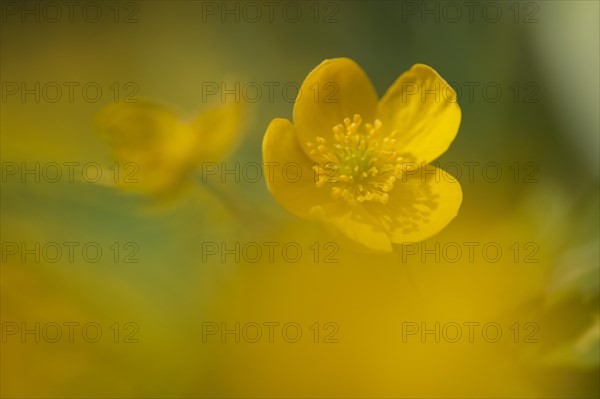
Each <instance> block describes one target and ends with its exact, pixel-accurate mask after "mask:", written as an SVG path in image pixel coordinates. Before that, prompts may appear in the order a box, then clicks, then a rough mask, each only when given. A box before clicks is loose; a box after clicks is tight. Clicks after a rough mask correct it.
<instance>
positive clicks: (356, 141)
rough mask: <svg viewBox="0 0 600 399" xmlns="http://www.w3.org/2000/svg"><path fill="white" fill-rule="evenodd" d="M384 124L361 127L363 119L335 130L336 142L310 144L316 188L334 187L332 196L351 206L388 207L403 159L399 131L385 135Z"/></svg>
mask: <svg viewBox="0 0 600 399" xmlns="http://www.w3.org/2000/svg"><path fill="white" fill-rule="evenodd" d="M381 127H382V123H381V121H380V120H378V119H376V120H375V121H374V122H373V124H370V123H364V124H363V123H362V119H361V117H360V115H354V117H353V118H352V119H350V118H345V119H344V123H343V124H341V123H340V124H338V125H336V126H334V127H333V142H332V143H329V142H327V140H326V139H325V138H323V137H317V140H316V143H313V142H308V147H309V149H310V150H309V153H310V155H312V156H314V157H316V158H318V159H320V160H323V161H324V162H323V163H315V165H314V166H313V167H312V170H313V171H314V172H315V182H316V185H317V187H324V186H325V184H331V186H330V187H331V196H332V197H333V198H334V199H341V200H343V201H345V202H346V203H347V204H349V205H351V206H355V205H357V204H361V203H364V202H365V201H374V202H378V203H381V204H386V203H387V202H388V201H389V194H388V193H389V192H390V191H391V190H392V188H394V183H395V182H396V180H398V179H399V178H400V177H401V176H402V162H403V161H404V158H403V157H402V156H401V155H400V153H399V151H398V150H397V148H396V145H395V143H396V138H395V136H396V133H397V132H396V130H394V131H392V132H391V133H389V134H385V135H384V134H382V128H381Z"/></svg>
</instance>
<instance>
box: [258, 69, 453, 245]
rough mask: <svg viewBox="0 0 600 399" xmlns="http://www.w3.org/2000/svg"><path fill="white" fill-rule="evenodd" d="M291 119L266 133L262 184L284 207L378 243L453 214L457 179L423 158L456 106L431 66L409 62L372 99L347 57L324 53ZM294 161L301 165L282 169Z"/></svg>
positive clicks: (422, 235)
mask: <svg viewBox="0 0 600 399" xmlns="http://www.w3.org/2000/svg"><path fill="white" fill-rule="evenodd" d="M319 91H320V92H321V93H320V94H319ZM321 94H322V95H321ZM293 118H294V121H293V123H292V122H290V121H288V120H287V119H282V118H277V119H274V120H273V121H271V123H270V125H269V127H268V128H267V132H266V134H265V137H264V139H263V161H264V162H265V165H269V167H265V171H266V174H267V179H266V180H267V184H268V187H269V190H270V191H271V193H272V194H273V196H274V197H275V198H276V199H277V200H278V201H279V202H280V203H281V205H283V207H285V208H286V209H287V210H288V211H290V212H292V213H293V214H295V215H297V216H298V217H301V218H305V219H312V220H318V221H320V222H321V223H323V224H325V225H326V226H328V227H330V228H331V229H333V230H334V231H337V232H341V233H343V235H344V236H346V237H347V238H349V239H351V240H353V241H355V242H357V243H360V244H362V245H364V246H366V247H367V248H369V249H371V250H376V251H391V250H392V245H391V244H392V243H406V242H416V241H421V240H424V239H426V238H428V237H430V236H432V235H434V234H436V233H438V232H439V231H440V230H442V229H443V228H444V227H445V226H446V225H448V223H449V222H450V221H451V220H452V219H453V218H454V217H455V216H456V214H457V212H458V208H459V207H460V203H461V201H462V191H461V188H460V184H459V183H458V182H457V181H456V180H455V179H454V178H453V177H452V176H451V175H449V174H448V173H446V172H444V173H443V175H442V174H441V173H440V172H441V171H440V170H439V169H437V168H435V167H434V166H433V165H430V163H431V162H432V161H433V160H434V159H435V158H437V157H439V156H440V155H441V154H442V153H444V152H445V151H446V150H447V149H448V147H449V146H450V144H451V143H452V141H453V140H454V138H455V136H456V134H457V132H458V127H459V125H460V120H461V111H460V107H459V106H458V104H457V102H456V93H455V92H454V90H453V89H452V88H451V87H450V86H449V85H448V83H446V82H445V81H444V80H443V79H442V78H441V77H440V76H439V75H438V74H437V72H436V71H434V70H433V69H432V68H430V67H429V66H427V65H422V64H417V65H414V66H413V67H412V68H411V69H410V70H409V71H408V72H405V73H403V74H402V75H401V76H400V77H399V78H398V79H397V80H396V82H395V83H394V84H393V85H392V86H391V87H390V88H389V89H388V91H387V93H386V94H385V95H384V96H383V98H381V99H380V100H378V97H377V94H376V92H375V89H374V88H373V85H372V84H371V82H370V80H369V78H368V77H367V76H366V74H365V73H364V72H363V70H362V69H361V68H360V67H359V66H358V65H357V64H356V63H355V62H354V61H352V60H350V59H348V58H336V59H331V60H326V61H324V62H322V63H321V64H320V65H319V66H317V67H316V68H315V69H314V70H313V71H312V72H311V73H310V74H309V75H308V76H307V77H306V79H305V80H304V83H303V84H302V87H301V89H300V92H299V95H298V97H297V99H296V102H295V104H294V112H293ZM292 164H293V165H300V170H301V173H299V174H297V175H298V176H297V177H296V176H294V178H290V177H289V176H287V177H286V176H285V175H284V174H283V173H281V170H283V168H285V165H292ZM440 176H443V178H441V177H440Z"/></svg>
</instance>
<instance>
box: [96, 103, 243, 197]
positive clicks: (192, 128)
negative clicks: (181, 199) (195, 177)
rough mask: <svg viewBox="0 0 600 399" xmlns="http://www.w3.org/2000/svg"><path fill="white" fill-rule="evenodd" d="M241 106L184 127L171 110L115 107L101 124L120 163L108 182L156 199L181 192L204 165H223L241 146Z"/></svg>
mask: <svg viewBox="0 0 600 399" xmlns="http://www.w3.org/2000/svg"><path fill="white" fill-rule="evenodd" d="M240 122H241V106H240V104H238V103H229V104H224V105H221V106H216V107H214V108H211V109H208V110H206V111H203V112H200V113H199V114H198V115H197V116H196V118H195V119H193V120H192V121H190V122H182V121H181V120H180V119H179V117H178V115H177V114H176V113H175V112H174V111H173V110H171V109H169V108H166V107H164V106H162V105H159V104H156V103H153V102H151V101H148V100H142V101H140V102H137V103H114V104H111V105H109V106H107V107H106V108H104V109H103V110H102V111H101V112H100V113H99V115H98V118H97V120H96V128H97V130H98V132H99V134H100V136H101V137H102V138H103V139H104V140H105V141H106V142H107V143H108V144H109V145H110V147H111V150H112V155H113V158H114V159H115V161H116V164H115V165H114V166H113V167H111V169H113V170H112V171H111V172H109V173H106V174H105V175H106V176H110V178H109V179H108V181H105V183H107V184H109V185H111V186H116V187H118V188H120V189H123V190H125V191H127V192H133V193H138V194H146V195H151V196H156V197H162V198H164V197H169V196H172V195H173V194H176V193H178V191H179V189H180V188H181V187H182V186H183V185H184V184H185V183H186V182H187V181H188V179H189V177H190V174H191V172H193V170H194V169H195V168H196V167H198V166H199V165H200V164H201V163H202V162H217V161H220V160H223V158H224V157H225V156H226V155H227V153H228V152H230V151H231V150H232V149H233V147H234V146H235V145H236V144H237V143H238V142H239V138H240V132H241V129H240Z"/></svg>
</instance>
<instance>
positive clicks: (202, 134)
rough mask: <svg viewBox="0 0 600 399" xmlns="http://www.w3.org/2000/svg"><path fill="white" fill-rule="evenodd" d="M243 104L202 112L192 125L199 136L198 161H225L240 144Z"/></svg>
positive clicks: (233, 104)
mask: <svg viewBox="0 0 600 399" xmlns="http://www.w3.org/2000/svg"><path fill="white" fill-rule="evenodd" d="M242 113H243V109H242V104H241V103H228V104H224V105H221V106H218V107H214V108H211V109H208V110H206V111H202V112H201V113H200V114H199V115H198V116H197V117H196V119H195V120H194V121H193V122H192V123H191V124H190V127H191V129H192V130H193V131H194V132H195V133H196V134H197V135H198V136H199V147H200V148H198V154H197V157H196V159H197V160H200V161H202V162H218V161H222V160H223V159H225V157H226V156H227V155H228V153H230V152H232V151H233V150H234V149H235V147H236V146H237V144H239V142H240V138H241V137H240V136H241V132H242V129H241V121H242Z"/></svg>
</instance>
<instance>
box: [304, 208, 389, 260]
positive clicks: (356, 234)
mask: <svg viewBox="0 0 600 399" xmlns="http://www.w3.org/2000/svg"><path fill="white" fill-rule="evenodd" d="M312 216H313V217H314V218H315V219H317V220H319V221H320V222H321V223H323V224H324V225H325V226H326V227H329V228H333V229H335V230H336V231H339V232H340V233H342V234H343V235H344V236H345V237H347V238H349V239H350V240H352V241H353V242H354V243H355V244H360V245H362V246H364V247H366V248H368V249H370V250H372V251H375V252H391V251H392V244H391V242H390V239H389V237H388V234H387V232H386V231H385V230H384V229H383V227H382V226H381V225H379V224H378V223H377V220H376V219H374V218H373V217H372V216H371V215H369V214H368V213H367V212H365V210H364V209H363V208H362V207H356V208H350V207H347V206H345V205H344V204H342V203H340V202H337V203H332V204H328V205H323V206H317V207H315V208H313V211H312Z"/></svg>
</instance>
